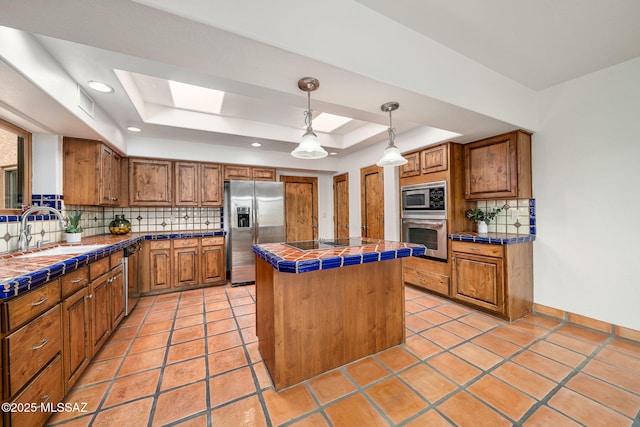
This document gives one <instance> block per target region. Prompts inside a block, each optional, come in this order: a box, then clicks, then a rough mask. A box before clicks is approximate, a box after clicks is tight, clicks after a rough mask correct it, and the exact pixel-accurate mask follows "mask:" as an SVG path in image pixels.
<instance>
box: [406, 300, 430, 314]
mask: <svg viewBox="0 0 640 427" xmlns="http://www.w3.org/2000/svg"><path fill="white" fill-rule="evenodd" d="M424 308H425V307H424V306H423V305H420V304H418V303H417V302H413V301H406V302H405V303H404V311H406V312H407V313H410V314H415V313H417V312H419V311H423V310H424Z"/></svg>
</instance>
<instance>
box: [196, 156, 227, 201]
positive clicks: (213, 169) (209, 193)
mask: <svg viewBox="0 0 640 427" xmlns="http://www.w3.org/2000/svg"><path fill="white" fill-rule="evenodd" d="M200 182H201V183H202V185H201V193H202V194H201V195H200V206H216V207H221V206H222V194H223V192H224V190H223V187H222V166H221V165H215V164H208V163H205V164H201V165H200Z"/></svg>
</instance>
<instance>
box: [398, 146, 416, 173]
mask: <svg viewBox="0 0 640 427" xmlns="http://www.w3.org/2000/svg"><path fill="white" fill-rule="evenodd" d="M404 158H405V159H407V163H406V164H404V165H402V166H401V168H400V178H407V177H410V176H418V175H420V173H421V171H420V152H419V151H416V152H415V153H409V154H405V155H404Z"/></svg>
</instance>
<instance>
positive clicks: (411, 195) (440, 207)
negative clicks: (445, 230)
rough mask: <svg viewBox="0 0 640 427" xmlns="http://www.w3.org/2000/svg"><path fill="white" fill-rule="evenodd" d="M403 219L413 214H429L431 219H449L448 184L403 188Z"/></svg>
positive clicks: (436, 183) (433, 183)
mask: <svg viewBox="0 0 640 427" xmlns="http://www.w3.org/2000/svg"><path fill="white" fill-rule="evenodd" d="M401 192H402V212H403V217H404V216H407V215H411V214H412V213H429V214H431V215H429V216H430V217H432V218H433V217H436V216H437V217H439V218H442V219H446V217H447V182H446V181H438V182H430V183H427V184H415V185H406V186H403V187H402V188H401Z"/></svg>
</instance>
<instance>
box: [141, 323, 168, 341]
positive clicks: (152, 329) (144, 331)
mask: <svg viewBox="0 0 640 427" xmlns="http://www.w3.org/2000/svg"><path fill="white" fill-rule="evenodd" d="M172 327H173V320H163V321H161V322H154V323H145V324H143V325H142V328H140V331H139V332H138V336H139V337H141V336H145V335H151V334H156V333H158V332H166V331H170V330H171V328H172Z"/></svg>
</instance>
